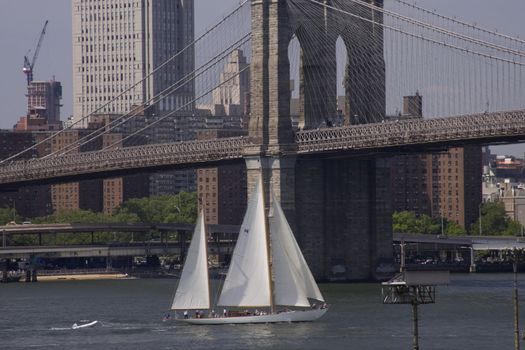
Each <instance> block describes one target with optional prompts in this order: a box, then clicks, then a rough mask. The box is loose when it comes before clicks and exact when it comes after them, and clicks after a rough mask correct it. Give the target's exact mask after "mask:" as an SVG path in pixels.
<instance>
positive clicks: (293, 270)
mask: <svg viewBox="0 0 525 350" xmlns="http://www.w3.org/2000/svg"><path fill="white" fill-rule="evenodd" d="M272 198H273V200H272V202H273V203H272V210H273V216H272V217H270V237H271V243H272V267H273V275H274V292H275V304H276V305H288V306H304V307H309V306H310V303H309V301H308V298H311V299H316V300H319V301H324V298H323V296H322V294H321V292H320V291H319V287H317V283H315V280H314V277H313V276H312V272H311V271H310V269H309V268H308V264H307V263H306V260H305V259H304V256H303V254H302V253H301V249H300V248H299V245H298V244H297V241H296V240H295V237H294V235H293V232H292V229H291V228H290V225H289V224H288V221H286V217H285V215H284V212H283V210H282V208H281V206H280V204H279V203H278V202H277V201H276V200H275V199H274V198H275V196H274V195H273V193H272Z"/></svg>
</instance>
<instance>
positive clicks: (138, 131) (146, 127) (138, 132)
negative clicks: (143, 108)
mask: <svg viewBox="0 0 525 350" xmlns="http://www.w3.org/2000/svg"><path fill="white" fill-rule="evenodd" d="M249 68H250V66H249V65H248V66H246V67H244V68H243V69H241V70H240V71H239V72H238V73H235V74H234V75H232V76H230V77H229V78H228V79H226V80H225V81H223V82H222V83H220V84H219V85H217V86H214V87H213V88H212V89H210V90H207V91H206V92H204V93H203V94H201V95H199V96H198V97H196V98H195V99H193V100H192V101H190V102H188V103H186V104H185V105H183V106H181V107H179V108H178V109H176V110H174V111H171V112H170V113H168V114H166V115H165V116H163V117H162V118H159V119H157V120H155V121H154V122H153V123H151V124H150V125H148V126H145V127H143V128H141V129H139V130H137V131H135V132H133V133H132V134H130V135H128V136H126V137H124V138H123V139H121V140H119V141H117V142H114V143H112V144H111V145H109V146H106V147H104V148H102V149H101V150H100V151H104V150H107V149H108V148H112V147H114V146H118V145H119V144H120V143H121V142H124V141H125V140H127V139H129V138H130V137H132V136H135V135H137V134H140V133H141V132H143V131H144V130H147V129H148V128H150V127H152V126H153V125H155V124H157V123H159V122H161V121H162V120H164V119H166V118H168V117H171V116H173V115H175V113H177V112H180V111H181V110H183V109H184V108H186V107H188V106H190V105H192V104H193V103H195V102H196V101H198V100H200V99H201V98H202V97H204V96H206V95H208V94H209V93H211V92H213V90H215V89H217V88H218V87H221V86H223V85H225V84H226V83H228V82H230V81H231V80H233V79H234V78H236V77H238V76H239V75H240V74H241V73H242V72H244V71H245V70H247V69H249Z"/></svg>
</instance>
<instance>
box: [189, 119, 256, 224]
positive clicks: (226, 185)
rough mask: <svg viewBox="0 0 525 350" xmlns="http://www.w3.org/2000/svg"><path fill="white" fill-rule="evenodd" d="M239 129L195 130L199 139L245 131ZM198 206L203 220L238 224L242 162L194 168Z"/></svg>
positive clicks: (241, 203)
mask: <svg viewBox="0 0 525 350" xmlns="http://www.w3.org/2000/svg"><path fill="white" fill-rule="evenodd" d="M245 133H246V131H245V130H241V129H233V130H231V129H230V130H229V129H222V130H203V131H199V133H198V138H199V140H207V139H214V138H220V137H233V136H239V135H243V134H245ZM197 194H198V198H199V209H200V210H202V211H203V212H204V219H205V222H206V224H224V225H227V224H229V225H240V224H241V222H242V218H243V217H244V212H245V210H246V197H247V192H246V166H245V165H244V164H225V165H220V166H218V167H210V168H200V169H198V170H197Z"/></svg>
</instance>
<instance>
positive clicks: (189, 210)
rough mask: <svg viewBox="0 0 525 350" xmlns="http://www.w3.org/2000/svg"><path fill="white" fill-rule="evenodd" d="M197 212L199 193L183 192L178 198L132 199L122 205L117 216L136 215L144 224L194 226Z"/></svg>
mask: <svg viewBox="0 0 525 350" xmlns="http://www.w3.org/2000/svg"><path fill="white" fill-rule="evenodd" d="M197 210H198V209H197V193H195V192H193V193H188V192H181V193H179V194H177V195H176V196H157V197H148V198H140V199H139V198H137V199H131V200H129V201H127V202H125V203H123V204H122V206H121V207H120V208H119V209H118V210H117V212H116V215H117V216H119V215H135V216H136V217H137V218H138V220H139V222H144V223H189V224H194V223H195V221H196V220H197Z"/></svg>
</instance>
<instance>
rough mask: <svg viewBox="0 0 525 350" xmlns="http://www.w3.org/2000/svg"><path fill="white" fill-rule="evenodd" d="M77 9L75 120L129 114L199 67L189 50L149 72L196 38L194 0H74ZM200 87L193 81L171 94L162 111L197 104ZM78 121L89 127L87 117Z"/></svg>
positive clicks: (75, 28) (158, 106)
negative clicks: (196, 97)
mask: <svg viewBox="0 0 525 350" xmlns="http://www.w3.org/2000/svg"><path fill="white" fill-rule="evenodd" d="M72 12H73V99H74V101H73V106H74V107H73V122H78V121H80V120H81V118H82V117H83V116H86V115H88V114H90V113H92V112H94V111H96V110H98V112H99V113H126V112H128V111H129V110H130V109H131V106H133V105H143V104H145V103H147V102H148V101H149V100H150V99H151V98H152V97H154V96H156V95H157V94H159V93H160V92H161V91H164V90H165V89H166V88H167V87H169V86H170V85H172V84H174V83H175V82H177V81H178V80H180V79H181V78H183V77H185V76H186V75H188V74H190V73H191V72H192V71H193V70H194V50H193V49H188V50H185V51H184V53H183V54H181V55H180V56H178V57H177V58H176V59H174V60H172V61H170V62H169V63H168V64H166V65H165V66H163V67H162V69H160V70H159V71H157V72H156V73H154V74H152V75H151V76H149V75H150V73H152V72H153V71H154V70H155V69H156V68H157V67H159V66H160V65H161V64H162V63H164V62H165V61H166V60H167V59H169V58H170V57H172V56H174V55H175V54H176V53H177V52H179V51H182V50H183V49H184V48H185V47H186V46H187V45H188V44H189V43H191V42H192V41H193V38H194V17H193V12H194V4H193V0H104V1H102V0H73V6H72ZM148 76H149V77H148ZM145 77H148V78H147V79H146V80H145V81H144V82H142V83H140V82H141V80H142V79H143V78H145ZM135 84H137V86H136V87H134V88H133V89H131V90H130V91H129V92H125V93H124V91H126V90H127V89H128V88H130V87H132V86H134V85H135ZM194 90H195V88H194V85H193V83H190V84H187V85H185V86H184V87H182V88H180V89H178V90H177V91H176V92H175V93H174V94H171V95H168V96H166V98H165V99H163V100H162V101H161V102H159V103H158V104H157V106H156V110H157V113H159V114H162V113H163V112H165V111H173V110H175V109H178V108H181V107H182V106H184V105H186V104H189V105H188V106H187V108H185V109H186V110H189V109H191V108H192V107H193V106H192V105H191V103H190V102H191V101H192V100H193V99H194V95H195V91H194ZM120 94H122V96H121V97H119V98H118V99H117V101H116V102H113V103H111V104H108V105H107V106H105V107H103V106H104V105H106V104H107V103H108V102H109V101H111V100H112V99H113V98H115V97H116V96H118V95H120ZM75 126H76V127H87V120H86V121H82V122H79V123H78V124H76V125H75Z"/></svg>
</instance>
